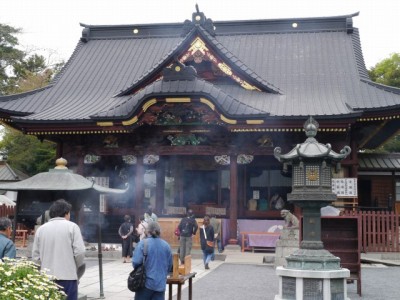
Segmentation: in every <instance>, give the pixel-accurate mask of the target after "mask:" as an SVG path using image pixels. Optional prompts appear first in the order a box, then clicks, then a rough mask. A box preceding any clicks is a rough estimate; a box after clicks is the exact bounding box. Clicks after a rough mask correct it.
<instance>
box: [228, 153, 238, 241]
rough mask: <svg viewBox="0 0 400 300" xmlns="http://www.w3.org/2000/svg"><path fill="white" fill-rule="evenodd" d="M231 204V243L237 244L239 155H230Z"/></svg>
mask: <svg viewBox="0 0 400 300" xmlns="http://www.w3.org/2000/svg"><path fill="white" fill-rule="evenodd" d="M230 161H231V163H230V206H229V231H230V236H229V244H231V245H237V243H238V238H237V210H238V205H237V202H238V184H237V183H238V178H237V173H238V171H237V155H231V156H230Z"/></svg>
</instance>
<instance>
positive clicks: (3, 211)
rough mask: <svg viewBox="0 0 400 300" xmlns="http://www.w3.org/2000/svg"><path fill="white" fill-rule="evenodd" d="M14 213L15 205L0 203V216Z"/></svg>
mask: <svg viewBox="0 0 400 300" xmlns="http://www.w3.org/2000/svg"><path fill="white" fill-rule="evenodd" d="M14 214H15V206H7V205H5V204H2V205H0V217H11V216H14Z"/></svg>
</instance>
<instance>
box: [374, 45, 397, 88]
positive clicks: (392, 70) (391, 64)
mask: <svg viewBox="0 0 400 300" xmlns="http://www.w3.org/2000/svg"><path fill="white" fill-rule="evenodd" d="M368 74H369V76H370V78H371V80H372V81H375V82H377V83H381V84H385V85H390V86H394V87H399V88H400V53H393V54H391V56H390V57H389V58H386V59H384V60H382V61H380V62H378V63H377V64H376V65H375V67H372V68H371V70H369V71H368Z"/></svg>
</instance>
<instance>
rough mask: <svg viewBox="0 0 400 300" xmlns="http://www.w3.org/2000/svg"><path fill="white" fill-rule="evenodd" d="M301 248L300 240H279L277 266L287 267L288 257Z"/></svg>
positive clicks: (276, 256) (276, 255)
mask: <svg viewBox="0 0 400 300" xmlns="http://www.w3.org/2000/svg"><path fill="white" fill-rule="evenodd" d="M297 250H299V241H298V240H278V241H277V242H276V247H275V264H274V265H275V268H276V267H279V266H280V267H286V266H287V261H286V257H287V256H289V255H290V254H292V253H294V252H295V251H297Z"/></svg>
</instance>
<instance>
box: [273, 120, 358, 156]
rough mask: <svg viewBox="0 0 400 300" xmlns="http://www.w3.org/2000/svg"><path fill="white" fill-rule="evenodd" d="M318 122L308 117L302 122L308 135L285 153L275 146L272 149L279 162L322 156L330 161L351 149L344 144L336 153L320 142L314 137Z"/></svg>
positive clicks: (328, 145) (329, 146)
mask: <svg viewBox="0 0 400 300" xmlns="http://www.w3.org/2000/svg"><path fill="white" fill-rule="evenodd" d="M318 127H319V124H318V122H317V121H316V120H315V119H314V118H313V117H309V118H308V120H307V121H306V122H305V123H304V131H305V132H306V136H307V137H308V138H307V139H306V141H305V142H304V143H302V144H297V145H296V147H294V148H293V149H292V150H290V151H289V152H288V153H286V154H281V148H280V147H276V148H275V149H274V156H275V157H276V159H278V160H279V161H280V162H284V163H285V162H291V161H296V160H303V159H304V158H305V159H313V158H319V159H321V158H323V160H330V161H340V160H342V159H344V158H346V157H347V156H348V155H349V154H350V152H351V149H350V147H349V146H345V147H344V148H343V149H342V150H340V153H337V152H335V151H333V150H332V147H331V145H330V144H326V145H324V144H321V143H319V142H318V141H317V140H316V139H315V136H316V135H317V131H318Z"/></svg>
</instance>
